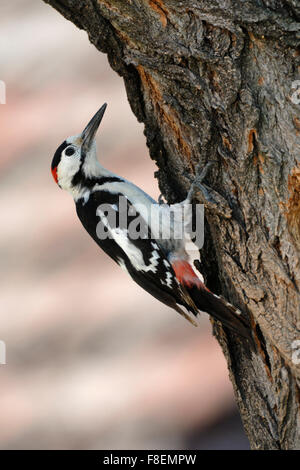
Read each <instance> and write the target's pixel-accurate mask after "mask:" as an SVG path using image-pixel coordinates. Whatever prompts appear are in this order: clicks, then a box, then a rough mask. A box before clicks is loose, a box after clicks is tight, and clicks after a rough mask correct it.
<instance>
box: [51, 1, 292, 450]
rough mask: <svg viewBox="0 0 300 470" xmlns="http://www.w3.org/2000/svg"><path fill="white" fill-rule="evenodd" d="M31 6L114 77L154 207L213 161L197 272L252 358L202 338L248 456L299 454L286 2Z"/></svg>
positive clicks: (229, 338) (226, 337) (227, 340)
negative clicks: (52, 12)
mask: <svg viewBox="0 0 300 470" xmlns="http://www.w3.org/2000/svg"><path fill="white" fill-rule="evenodd" d="M45 1H46V2H47V3H50V4H51V5H52V6H53V7H54V8H56V9H57V10H58V11H59V12H60V13H62V14H63V15H64V16H65V17H66V18H67V19H69V20H71V21H72V22H74V23H75V24H76V25H77V26H78V27H79V28H83V29H85V30H86V31H87V33H88V35H89V38H90V41H91V42H92V43H93V44H94V45H95V46H96V47H97V48H98V49H99V50H100V51H102V52H105V53H106V54H107V55H108V59H109V62H110V65H111V67H112V68H113V69H114V70H115V71H116V72H117V73H118V74H120V75H121V76H122V77H123V78H124V82H125V86H126V90H127V95H128V99H129V102H130V105H131V108H132V110H133V112H134V114H135V115H136V117H137V119H138V120H139V121H143V122H144V123H145V135H146V138H147V145H148V146H149V149H150V155H151V158H153V159H154V160H155V161H156V163H157V165H158V168H159V170H158V172H157V177H158V180H159V185H160V188H161V191H162V193H163V194H164V196H165V197H166V199H167V200H168V202H170V203H173V202H178V201H180V200H182V199H183V198H184V196H185V194H186V192H187V190H188V188H189V185H190V179H189V176H193V175H194V174H195V172H196V171H197V170H198V169H199V168H200V167H201V166H202V165H204V164H205V162H208V161H211V160H213V161H215V164H214V166H213V167H212V168H211V170H210V172H209V174H208V176H207V178H206V181H205V183H206V187H207V189H208V190H209V191H212V194H213V197H214V198H215V199H216V200H217V201H218V205H217V206H216V205H214V204H207V205H206V232H207V233H206V240H205V246H204V248H203V250H202V263H201V270H202V272H203V273H204V277H205V280H206V283H207V285H208V286H209V287H210V288H212V289H213V290H214V291H216V292H217V293H218V292H219V293H222V294H223V295H224V296H226V297H227V298H228V299H229V300H230V301H231V302H232V303H234V304H235V305H236V306H237V307H240V309H241V310H242V311H243V313H244V314H245V315H246V316H247V317H248V318H249V319H250V321H251V324H252V328H253V335H254V338H255V343H256V351H255V352H253V351H251V348H250V347H249V344H248V343H247V342H244V341H242V340H240V339H239V338H237V337H236V336H234V335H232V334H230V333H228V332H227V331H226V332H225V331H224V330H223V329H222V328H221V327H220V325H216V324H215V325H214V330H215V334H216V336H217V338H218V340H219V342H220V344H221V346H222V348H223V351H224V354H225V356H226V359H227V362H228V367H229V371H230V378H231V380H232V383H233V386H234V390H235V395H236V400H237V403H238V406H239V409H240V412H241V416H242V419H243V423H244V427H245V430H246V433H247V435H248V437H249V440H250V443H251V446H252V448H253V449H295V448H300V420H299V398H300V394H299V378H300V370H299V362H300V353H299V350H300V341H299V340H300V331H299V330H300V318H299V312H300V308H299V305H300V302H299V289H300V275H299V274H300V273H299V252H300V166H299V161H298V163H297V158H299V154H300V152H299V150H300V147H299V134H300V116H299V110H300V99H299V98H300V95H299V94H298V92H299V89H300V81H299V82H297V80H299V79H300V48H299V40H300V24H299V19H300V6H299V3H298V0H248V1H241V0H210V1H208V0H207V1H205V0H198V1H197V0H186V1H181V2H180V1H177V0H128V1H124V0H83V1H80V2H78V1H74V0H45ZM99 86H101V81H100V78H99ZM297 88H298V91H297ZM212 188H213V189H212ZM198 200H199V201H200V202H204V203H206V201H205V199H204V196H203V194H202V193H200V192H199V194H198Z"/></svg>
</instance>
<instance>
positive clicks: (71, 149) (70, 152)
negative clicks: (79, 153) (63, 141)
mask: <svg viewBox="0 0 300 470" xmlns="http://www.w3.org/2000/svg"><path fill="white" fill-rule="evenodd" d="M74 153H75V149H74V147H68V148H66V150H65V155H67V156H68V157H70V156H71V155H74Z"/></svg>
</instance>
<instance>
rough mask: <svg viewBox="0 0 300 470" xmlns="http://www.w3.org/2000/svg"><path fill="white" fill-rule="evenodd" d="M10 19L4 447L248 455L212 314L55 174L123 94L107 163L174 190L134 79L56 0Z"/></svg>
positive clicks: (3, 41)
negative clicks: (135, 100) (141, 264)
mask: <svg viewBox="0 0 300 470" xmlns="http://www.w3.org/2000/svg"><path fill="white" fill-rule="evenodd" d="M0 18H1V28H0V71H1V72H0V79H1V80H3V81H4V82H5V83H6V87H7V95H6V104H5V105H4V104H3V105H2V104H1V105H0V119H1V125H0V139H1V159H0V178H1V185H0V212H1V232H0V250H1V272H0V276H1V279H0V285H1V297H0V309H1V317H0V339H1V340H3V341H5V343H6V347H7V364H6V365H2V366H0V417H1V418H0V419H1V426H0V448H1V449H118V448H119V449H247V448H248V441H247V439H246V437H245V435H244V432H243V429H242V426H241V423H240V419H239V416H238V413H237V411H236V408H235V404H234V398H233V391H232V386H231V384H230V381H229V378H228V372H227V367H226V363H225V360H224V358H223V356H222V353H221V350H220V348H219V346H218V344H217V342H216V340H215V339H214V338H213V337H212V334H211V326H210V323H209V321H208V318H207V316H206V315H203V316H202V318H201V325H200V327H199V328H193V327H192V326H191V325H190V324H189V323H188V322H186V321H185V320H184V319H183V318H181V317H180V316H179V315H178V314H177V313H176V312H174V311H173V310H171V309H169V308H167V307H165V306H164V305H163V304H161V303H159V302H158V301H157V300H155V299H154V298H152V297H151V296H150V295H149V294H147V293H146V292H144V291H143V290H142V289H140V288H139V287H138V286H137V285H136V284H134V283H133V282H132V281H131V280H130V279H129V277H128V276H127V275H126V273H124V272H123V271H122V270H121V269H119V268H118V267H117V266H116V265H115V264H114V263H113V262H112V261H111V260H110V259H109V258H108V257H106V255H105V254H104V253H102V252H101V251H100V249H99V248H98V247H97V245H96V244H95V243H94V242H93V241H92V240H91V239H90V238H89V236H88V234H87V233H85V231H84V230H83V228H82V227H81V225H80V222H79V221H78V220H77V216H76V214H75V207H74V203H73V201H72V199H71V197H70V196H69V195H68V194H67V193H66V192H64V191H61V190H60V189H59V188H58V187H57V186H56V185H55V183H54V181H53V180H52V176H51V174H50V163H51V159H52V156H53V153H54V151H55V150H56V148H57V147H58V145H59V144H60V143H61V142H62V141H63V140H64V139H65V138H66V137H67V136H69V135H72V134H77V133H78V132H79V131H81V130H82V129H83V127H84V126H85V125H86V124H87V122H88V121H89V119H90V118H91V117H92V115H93V114H94V112H95V111H96V110H97V109H98V108H99V107H100V106H101V105H102V104H103V102H104V101H107V102H108V104H109V106H108V109H107V111H106V114H105V118H104V120H103V123H102V124H101V131H100V132H99V134H98V147H99V154H100V159H101V162H102V164H103V165H104V166H106V167H108V168H109V169H110V170H112V171H114V172H116V173H119V174H121V175H122V176H124V177H126V178H128V179H129V180H132V181H134V182H135V183H136V184H138V185H139V186H141V187H142V188H143V189H145V190H146V191H147V192H148V193H150V194H151V195H152V196H153V197H157V196H158V194H159V191H158V187H157V182H156V180H155V178H154V171H155V165H154V163H153V162H152V161H151V160H150V158H149V156H148V151H147V148H146V144H145V138H144V136H143V126H142V125H141V124H138V123H137V121H136V119H135V117H134V116H133V114H132V113H131V111H130V108H129V105H128V103H127V99H126V94H125V89H124V86H123V82H122V80H121V78H120V77H118V76H117V75H116V74H115V73H114V72H113V71H112V70H111V69H110V68H109V65H108V63H107V59H106V56H105V55H103V54H101V53H99V52H98V51H97V50H96V49H95V48H94V47H93V46H92V45H91V44H90V43H89V41H88V37H87V34H86V33H84V32H82V31H80V30H78V29H77V28H75V26H74V25H73V24H72V23H70V22H68V21H67V20H65V19H64V18H63V17H62V16H60V15H59V14H58V13H57V12H56V11H55V10H53V9H52V8H51V7H50V6H48V5H46V4H44V3H43V2H42V1H39V2H37V1H33V0H14V1H13V2H1V3H0Z"/></svg>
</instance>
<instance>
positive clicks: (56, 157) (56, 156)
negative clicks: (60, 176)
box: [51, 140, 70, 170]
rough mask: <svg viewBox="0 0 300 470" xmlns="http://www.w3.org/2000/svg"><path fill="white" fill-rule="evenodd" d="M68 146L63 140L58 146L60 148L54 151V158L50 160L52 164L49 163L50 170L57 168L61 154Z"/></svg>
mask: <svg viewBox="0 0 300 470" xmlns="http://www.w3.org/2000/svg"><path fill="white" fill-rule="evenodd" d="M68 145H70V144H68V143H67V141H66V140H64V141H63V143H62V144H60V146H59V147H58V149H57V150H56V152H55V154H54V157H53V159H52V163H51V168H52V170H53V169H54V168H56V167H57V166H58V164H59V162H60V159H61V154H62V152H63V151H64V150H65V148H66V147H68Z"/></svg>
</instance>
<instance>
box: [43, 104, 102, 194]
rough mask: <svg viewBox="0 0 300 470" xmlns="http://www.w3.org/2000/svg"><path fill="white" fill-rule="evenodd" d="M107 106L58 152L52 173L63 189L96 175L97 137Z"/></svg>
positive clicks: (67, 140) (59, 148) (60, 147)
mask: <svg viewBox="0 0 300 470" xmlns="http://www.w3.org/2000/svg"><path fill="white" fill-rule="evenodd" d="M106 106H107V104H106V103H104V105H103V106H101V108H100V109H99V111H97V113H96V114H95V116H94V117H93V118H92V119H91V120H90V122H89V123H88V125H87V126H86V127H85V128H84V130H83V131H82V132H81V133H80V134H78V135H74V136H72V137H68V138H67V139H66V140H65V141H64V142H63V143H62V144H61V145H60V146H59V147H58V149H57V150H56V152H55V154H54V157H53V160H52V164H51V172H52V175H53V178H54V180H55V182H56V183H57V184H58V185H59V186H60V187H61V188H62V189H67V190H68V189H72V188H73V187H74V186H75V185H76V184H78V183H79V182H80V179H81V178H82V177H85V178H88V177H91V176H93V174H94V173H95V171H96V166H97V165H98V162H97V152H96V139H95V136H96V132H97V129H98V127H99V125H100V122H101V120H102V118H103V115H104V112H105V109H106Z"/></svg>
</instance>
